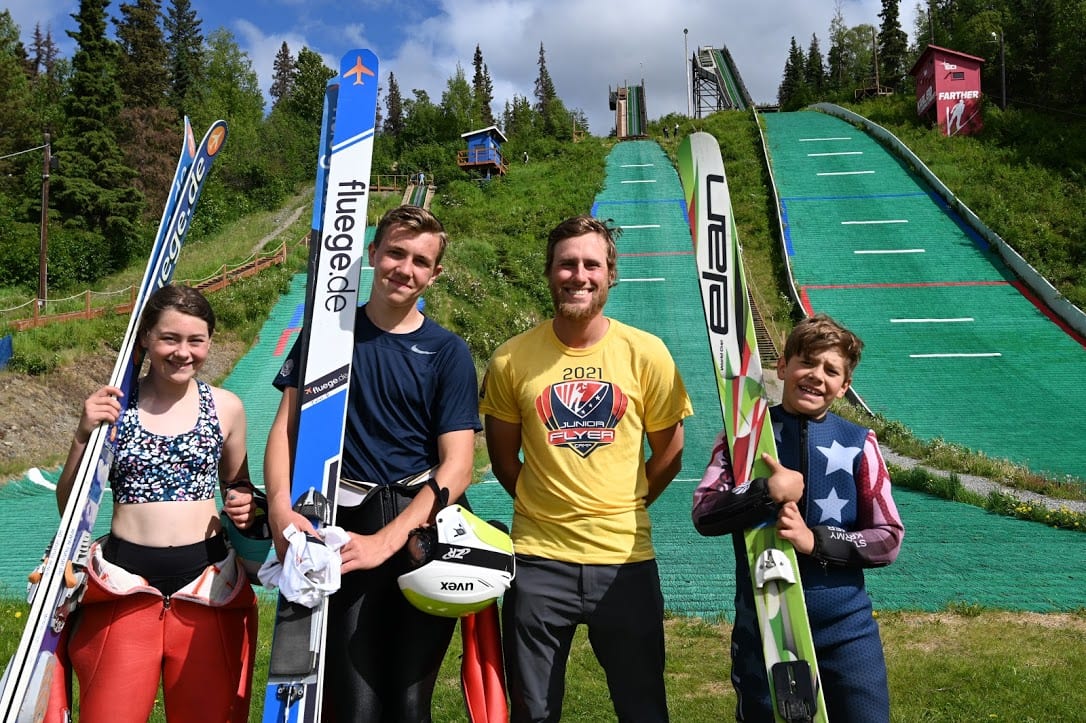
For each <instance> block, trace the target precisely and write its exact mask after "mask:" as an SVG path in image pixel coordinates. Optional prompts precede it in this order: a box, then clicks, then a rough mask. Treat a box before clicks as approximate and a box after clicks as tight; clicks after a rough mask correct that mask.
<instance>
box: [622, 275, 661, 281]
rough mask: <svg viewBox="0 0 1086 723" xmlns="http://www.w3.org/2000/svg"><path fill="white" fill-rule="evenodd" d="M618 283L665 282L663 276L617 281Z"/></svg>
mask: <svg viewBox="0 0 1086 723" xmlns="http://www.w3.org/2000/svg"><path fill="white" fill-rule="evenodd" d="M619 281H667V279H665V278H664V277H663V276H652V277H648V278H644V279H619Z"/></svg>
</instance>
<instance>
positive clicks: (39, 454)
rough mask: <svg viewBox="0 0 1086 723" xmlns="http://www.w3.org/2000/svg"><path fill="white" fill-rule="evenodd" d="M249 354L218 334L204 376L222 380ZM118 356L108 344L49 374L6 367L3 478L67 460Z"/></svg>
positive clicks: (1, 398)
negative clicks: (82, 417) (85, 412)
mask: <svg viewBox="0 0 1086 723" xmlns="http://www.w3.org/2000/svg"><path fill="white" fill-rule="evenodd" d="M244 353H245V347H244V345H243V344H241V343H240V342H237V341H231V340H225V339H222V340H221V339H219V338H218V337H216V339H215V344H214V345H213V347H212V353H211V356H210V357H209V358H208V360H207V363H206V364H205V365H204V369H203V372H202V373H201V378H203V379H205V380H207V381H211V382H215V381H221V378H222V377H224V376H225V375H226V373H227V372H228V371H229V370H230V369H232V368H233V366H234V364H235V363H236V362H237V360H238V359H240V358H241V356H242V355H243V354H244ZM116 361H117V353H116V352H115V351H112V350H110V349H105V348H103V349H102V350H101V351H100V352H98V353H95V354H89V355H87V356H85V357H84V358H83V359H82V360H80V361H79V362H78V363H76V364H69V365H68V366H65V367H63V368H61V369H58V370H56V371H54V372H50V373H49V374H44V375H40V376H30V375H28V374H19V373H15V372H9V371H3V372H0V483H2V482H4V481H7V480H8V479H11V478H18V477H21V476H22V474H23V472H25V470H27V469H29V468H30V467H47V468H49V467H55V466H57V465H59V464H61V463H62V462H63V461H64V457H65V456H66V455H67V454H68V446H69V445H70V444H71V441H72V433H73V432H74V431H75V427H76V424H77V423H78V422H79V414H80V412H81V410H82V405H83V400H84V399H86V398H87V397H88V396H89V395H90V394H91V392H93V391H94V390H95V389H97V388H98V387H100V386H101V385H103V384H105V383H106V382H107V381H109V375H110V374H112V373H113V366H114V364H116Z"/></svg>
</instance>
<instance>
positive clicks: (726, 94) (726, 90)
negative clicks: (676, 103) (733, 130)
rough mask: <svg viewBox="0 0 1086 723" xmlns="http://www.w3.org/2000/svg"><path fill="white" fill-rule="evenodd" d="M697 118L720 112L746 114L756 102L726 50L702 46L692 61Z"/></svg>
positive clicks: (724, 48)
mask: <svg viewBox="0 0 1086 723" xmlns="http://www.w3.org/2000/svg"><path fill="white" fill-rule="evenodd" d="M690 77H691V79H692V81H693V88H692V89H691V92H692V93H693V101H694V117H695V118H701V117H702V116H704V115H706V114H708V113H713V112H715V111H718V110H746V109H747V108H749V107H750V106H751V105H753V102H752V101H751V98H750V93H749V92H748V91H747V87H746V86H745V85H744V84H743V79H742V78H741V77H740V76H739V71H738V70H737V69H736V67H735V63H734V62H733V61H732V56H731V53H729V52H728V49H727V48H726V47H721V48H713V47H709V46H703V47H700V48H698V49H697V51H696V52H695V53H694V54H693V55H692V56H691V58H690Z"/></svg>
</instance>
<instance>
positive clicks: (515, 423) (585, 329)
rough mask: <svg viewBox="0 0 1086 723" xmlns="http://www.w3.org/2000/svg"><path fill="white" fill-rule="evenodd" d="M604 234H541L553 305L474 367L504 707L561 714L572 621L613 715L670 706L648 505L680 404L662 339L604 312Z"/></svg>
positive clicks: (674, 466) (657, 487)
mask: <svg viewBox="0 0 1086 723" xmlns="http://www.w3.org/2000/svg"><path fill="white" fill-rule="evenodd" d="M617 235H618V231H617V230H614V229H612V228H610V227H609V226H608V225H607V224H605V223H601V222H600V221H598V220H596V219H594V218H591V217H588V216H577V217H574V218H571V219H567V220H566V221H563V222H562V223H560V224H559V225H558V226H557V227H556V228H555V229H554V230H553V231H552V232H551V233H550V236H549V238H548V241H547V260H546V268H545V274H546V277H547V281H548V285H549V287H550V291H551V296H552V298H553V300H554V308H555V315H554V318H552V319H550V320H548V321H545V322H543V323H542V324H540V325H538V326H536V327H535V328H534V329H531V330H529V331H527V332H525V333H523V334H520V335H519V336H516V337H514V338H513V339H510V340H509V341H507V342H506V343H505V344H503V345H502V346H501V347H499V348H498V349H497V351H495V353H494V356H493V358H492V359H491V360H490V364H489V367H488V368H487V373H486V377H485V379H484V380H483V389H482V394H481V402H480V411H481V412H482V414H483V415H485V428H486V439H487V448H488V450H489V453H490V459H491V463H492V465H493V469H494V474H495V476H496V477H497V478H498V481H499V482H500V483H501V484H502V486H503V487H504V488H505V489H506V491H508V492H509V494H510V495H512V496H513V499H514V505H513V532H512V536H513V544H514V547H515V549H516V551H517V574H516V579H515V580H514V582H513V587H512V589H511V590H510V591H509V592H508V593H506V595H505V601H504V606H503V611H502V616H503V627H504V630H505V658H506V665H507V667H508V677H509V685H510V698H511V702H512V711H511V712H512V720H513V721H514V722H516V721H529V720H530V721H557V720H559V719H560V718H561V714H562V697H563V694H564V691H565V680H564V679H565V667H566V661H567V659H568V656H569V649H570V644H571V643H572V640H573V634H574V632H575V630H576V627H577V625H579V624H582V623H583V624H585V625H587V626H588V634H589V640H590V641H591V643H592V648H593V650H594V652H595V654H596V658H597V659H598V660H599V662H600V664H601V666H602V667H603V669H604V671H605V673H606V674H607V683H608V688H609V690H610V693H611V700H612V703H613V704H614V707H615V713H616V714H617V716H618V718H619V720H622V721H635V720H637V721H666V720H667V719H668V713H667V697H666V694H665V690H664V632H663V614H664V603H663V595H662V593H661V592H660V577H659V573H658V570H657V567H656V559H655V552H654V550H653V546H652V536H651V526H650V522H649V514H648V509H647V508H648V505H649V504H651V503H652V501H653V500H655V499H656V498H657V497H659V496H660V494H661V493H662V492H663V491H664V489H665V488H666V487H667V485H668V484H669V483H670V482H671V480H672V479H673V478H674V477H675V475H676V474H677V473H678V471H679V469H680V468H681V467H682V448H683V427H682V420H683V419H684V418H685V417H688V416H690V414H692V413H693V410H692V407H691V404H690V398H689V396H688V395H687V393H686V388H685V387H684V386H683V382H682V378H681V377H680V375H679V371H678V369H677V368H676V366H675V363H674V361H673V360H672V358H671V355H670V353H669V352H668V350H667V348H666V347H665V346H664V343H663V342H662V341H661V340H660V339H659V338H657V337H655V336H653V335H651V334H649V333H647V332H644V331H641V330H639V329H635V328H633V327H631V326H628V325H626V324H623V323H621V322H619V321H616V320H614V319H610V318H608V317H606V316H604V314H603V307H604V305H605V304H606V302H607V295H608V292H609V289H610V287H611V286H613V285H614V284H615V283H616V282H617V279H618V270H617V258H618V251H617V247H616V244H615V239H616V237H617ZM646 441H647V442H648V447H649V450H650V452H651V454H650V455H649V457H648V459H647V460H646V458H645V457H646V455H645V442H646ZM521 451H523V461H521V454H520V453H521Z"/></svg>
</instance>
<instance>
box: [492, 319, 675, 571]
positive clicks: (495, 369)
mask: <svg viewBox="0 0 1086 723" xmlns="http://www.w3.org/2000/svg"><path fill="white" fill-rule="evenodd" d="M609 321H610V326H609V327H608V330H607V333H606V334H605V335H604V337H603V339H601V340H600V341H599V342H598V343H597V344H595V345H593V346H591V347H589V348H587V349H572V348H570V347H567V346H565V345H564V344H562V342H561V341H559V340H558V337H557V336H556V335H555V333H554V330H553V328H552V324H551V322H550V321H547V322H544V323H543V324H540V325H539V326H537V327H535V328H534V329H531V330H529V331H527V332H525V333H523V334H520V335H518V336H516V337H514V338H512V339H510V340H509V341H507V342H505V343H504V344H503V345H502V346H501V347H499V348H498V349H497V351H495V352H494V356H493V358H492V359H491V360H490V365H489V367H488V368H487V372H486V377H485V378H484V380H483V389H482V395H481V400H480V403H479V410H480V412H481V413H482V414H484V415H490V416H493V417H495V418H497V419H500V420H502V421H504V422H509V423H513V424H520V425H521V445H522V450H523V454H524V466H523V468H522V469H521V472H520V477H519V478H518V479H517V494H516V500H515V501H514V504H513V531H512V537H513V544H514V546H515V547H516V550H517V552H518V553H524V554H528V555H538V556H541V557H546V558H548V559H552V560H562V561H564V562H576V563H582V564H617V563H624V562H639V561H642V560H650V559H652V558H653V557H654V551H653V547H652V535H651V524H650V522H649V514H648V510H647V509H646V507H645V495H646V494H647V493H648V479H647V478H646V477H645V449H646V446H647V444H646V441H645V433H646V432H656V431H659V430H661V429H666V428H668V427H670V426H672V425H674V424H676V423H677V422H679V421H681V420H682V419H683V418H685V417H688V416H690V415H691V414H692V413H693V408H692V406H691V404H690V397H689V396H688V395H687V393H686V387H685V386H684V385H683V381H682V378H681V377H680V375H679V371H678V369H677V368H676V367H675V362H674V361H673V360H672V358H671V354H670V353H669V352H668V350H667V347H666V346H664V343H663V342H662V341H661V340H660V339H659V338H657V337H655V336H653V335H652V334H649V333H648V332H644V331H641V330H639V329H635V328H634V327H631V326H628V325H626V324H623V323H621V322H618V321H615V320H614V319H609Z"/></svg>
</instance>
